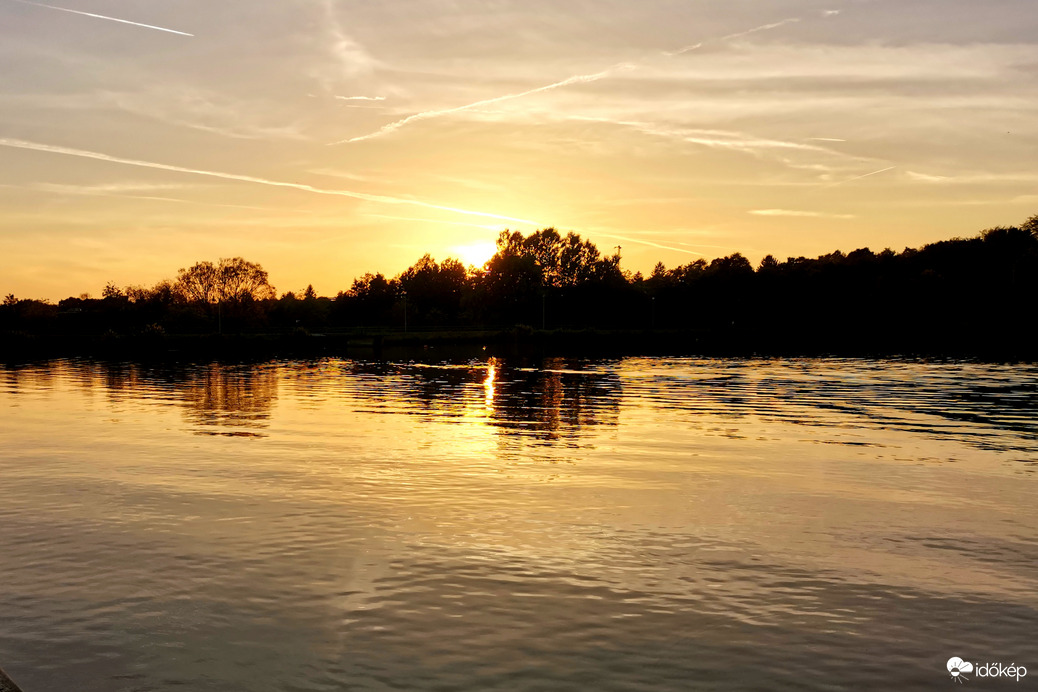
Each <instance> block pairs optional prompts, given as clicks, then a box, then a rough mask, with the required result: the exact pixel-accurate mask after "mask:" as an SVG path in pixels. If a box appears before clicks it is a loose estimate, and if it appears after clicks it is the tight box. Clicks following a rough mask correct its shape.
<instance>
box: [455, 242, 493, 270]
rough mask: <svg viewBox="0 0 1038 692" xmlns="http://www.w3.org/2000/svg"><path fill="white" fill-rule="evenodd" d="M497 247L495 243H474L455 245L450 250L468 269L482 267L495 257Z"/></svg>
mask: <svg viewBox="0 0 1038 692" xmlns="http://www.w3.org/2000/svg"><path fill="white" fill-rule="evenodd" d="M496 250H497V246H496V245H495V244H494V243H490V242H487V243H472V244H470V245H455V246H454V247H452V248H450V252H451V255H452V256H454V257H457V258H458V259H460V260H461V261H462V262H463V263H464V264H465V266H466V267H468V266H473V267H477V268H478V267H482V266H483V265H484V264H485V263H486V261H487V260H488V259H490V258H491V257H493V256H494V252H495V251H496Z"/></svg>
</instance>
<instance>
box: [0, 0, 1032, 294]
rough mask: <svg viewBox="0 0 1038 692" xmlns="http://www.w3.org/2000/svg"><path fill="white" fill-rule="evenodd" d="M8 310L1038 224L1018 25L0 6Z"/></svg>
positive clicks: (244, 7)
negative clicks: (513, 250)
mask: <svg viewBox="0 0 1038 692" xmlns="http://www.w3.org/2000/svg"><path fill="white" fill-rule="evenodd" d="M0 31H2V32H3V41H0V94H2V97H0V293H3V294H7V293H14V294H16V295H17V296H19V297H40V298H50V299H52V300H56V299H59V298H62V297H65V296H68V295H78V294H80V293H82V292H84V291H87V292H91V293H92V294H94V295H97V294H99V293H100V290H101V288H102V287H103V286H104V284H105V283H106V282H107V281H114V282H115V283H117V284H119V285H127V284H146V285H151V284H153V283H155V282H156V281H158V280H160V279H162V278H167V277H172V276H174V275H175V273H176V270H177V269H178V268H179V267H183V266H188V265H190V264H193V263H194V262H196V261H200V260H205V259H209V260H215V259H217V258H219V257H228V256H236V255H241V256H243V257H245V258H246V259H249V260H251V261H255V262H259V263H261V264H262V265H263V266H264V267H265V268H266V269H267V270H268V271H269V272H270V278H271V282H272V283H273V284H274V285H275V286H276V287H277V288H278V290H279V291H287V290H299V289H301V288H303V287H305V286H306V285H307V284H308V283H312V284H313V285H314V287H315V288H316V289H317V291H318V292H319V293H321V294H325V295H327V294H334V293H335V292H336V291H338V290H342V289H346V288H348V287H349V285H350V283H351V282H352V280H353V278H354V277H355V276H358V275H360V274H363V273H364V272H366V271H381V272H383V273H385V274H387V275H394V274H396V273H398V272H400V271H401V270H403V269H405V268H406V267H407V266H408V265H410V264H412V263H413V262H414V261H415V260H416V259H418V258H419V257H420V256H421V255H422V254H424V253H425V252H429V253H431V254H432V255H433V256H434V257H435V258H437V259H444V258H446V257H447V256H460V257H461V258H462V259H463V260H465V261H467V262H474V261H480V260H481V259H482V258H485V256H486V255H487V254H488V252H489V251H490V249H491V247H492V243H493V241H494V238H495V237H496V235H497V233H498V232H499V231H500V230H501V229H503V228H506V227H507V228H511V229H517V230H521V231H524V232H528V231H532V230H535V229H537V228H542V227H545V226H555V227H556V228H558V229H560V230H561V231H570V230H572V231H576V232H577V233H580V234H581V235H583V236H584V237H587V238H590V239H591V240H592V241H594V242H595V243H597V244H598V246H599V248H601V249H602V250H604V251H607V252H608V251H610V250H609V249H610V248H613V247H615V246H616V245H621V246H622V248H623V250H622V256H623V262H622V266H623V267H625V268H627V269H631V270H640V271H643V272H648V271H650V270H651V268H652V266H653V265H654V264H655V263H656V262H657V261H663V262H664V263H665V264H666V265H668V266H674V265H677V264H683V263H686V262H689V261H691V260H694V259H697V258H700V257H705V258H707V259H710V258H713V257H717V256H721V255H726V254H730V253H732V252H735V251H741V252H743V253H744V254H745V255H747V256H748V257H750V259H751V260H752V261H754V262H755V263H756V262H757V261H759V260H760V258H761V257H763V256H764V255H765V254H768V253H771V254H774V255H776V256H778V257H779V258H785V257H787V256H791V255H792V256H796V255H807V256H816V255H819V254H822V253H826V252H829V251H831V250H834V249H837V248H839V249H842V250H844V251H849V250H853V249H855V248H858V247H863V246H868V247H871V248H872V249H874V250H881V249H883V248H884V247H892V248H894V249H897V250H900V249H901V248H903V247H905V246H918V245H920V244H923V243H926V242H931V241H934V240H940V239H944V238H949V237H952V236H956V235H973V234H974V233H976V232H977V231H979V230H981V229H983V228H986V227H990V226H994V225H999V224H1014V223H1019V222H1021V221H1023V220H1024V219H1026V218H1027V217H1029V216H1031V215H1033V214H1036V213H1038V167H1036V166H1035V162H1036V161H1038V147H1036V144H1038V117H1036V116H1038V39H1036V38H1035V37H1036V36H1038V8H1036V6H1035V3H1034V0H986V1H985V2H977V1H976V0H828V1H825V2H819V1H815V0H767V1H764V0H726V1H725V2H719V1H717V0H642V1H640V2H637V3H635V2H630V1H629V0H626V1H623V2H621V1H619V0H594V1H593V2H592V1H591V0H567V1H565V2H560V1H559V0H493V1H491V0H394V1H393V2H379V3H376V2H356V1H355V0H354V1H347V0H277V1H275V0H250V1H249V2H248V3H232V2H213V0H178V1H177V2H175V3H169V2H158V0H135V1H133V2H131V1H130V0H55V4H52V3H49V2H48V3H35V2H28V1H27V0H0Z"/></svg>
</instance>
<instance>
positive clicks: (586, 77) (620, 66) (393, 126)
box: [329, 18, 800, 146]
mask: <svg viewBox="0 0 1038 692" xmlns="http://www.w3.org/2000/svg"><path fill="white" fill-rule="evenodd" d="M799 21H800V20H799V19H798V18H790V19H783V20H782V21H779V22H772V23H771V24H762V25H761V26H756V27H754V28H752V29H747V30H746V31H739V32H736V33H734V34H727V35H725V36H722V37H720V38H718V39H712V41H729V40H731V39H733V38H739V37H741V36H748V35H749V34H755V33H757V32H758V31H769V30H771V29H777V28H778V27H780V26H785V25H786V24H791V23H793V22H799ZM712 41H701V42H699V43H696V44H694V45H691V46H685V47H684V48H679V49H678V50H676V51H663V52H661V53H660V55H664V56H667V57H673V56H676V55H681V54H682V53H688V52H690V51H693V50H697V49H699V48H702V47H703V46H704V45H705V44H706V43H710V42H712ZM635 67H637V63H629V62H621V63H617V64H616V65H613V66H611V67H607V68H606V69H604V70H602V71H601V72H595V73H592V74H583V75H575V76H573V77H568V78H566V79H563V80H560V81H558V82H552V83H551V84H546V85H544V86H540V87H536V88H534V89H527V90H526V91H520V92H518V93H515V94H505V95H504V96H496V97H494V98H489V99H483V100H482V101H476V102H475V103H467V104H465V105H463V106H456V107H454V108H445V109H443V110H429V111H423V112H421V113H415V114H414V115H409V116H407V117H406V118H401V119H400V120H396V121H394V122H391V123H389V124H387V125H383V126H382V127H380V128H379V129H377V130H375V131H374V132H370V133H368V134H366V135H360V136H357V137H350V138H348V139H342V140H339V141H338V142H331V143H330V144H329V146H335V145H338V144H350V143H353V142H363V141H364V140H366V139H374V138H375V137H381V136H382V135H386V134H389V133H390V132H394V131H396V130H399V129H400V128H401V127H404V126H405V125H408V124H409V123H413V122H415V121H418V120H427V119H429V118H438V117H439V116H441V115H449V114H451V113H458V112H460V111H465V110H469V109H470V108H478V107H480V106H487V105H490V104H492V103H500V102H501V101H511V100H512V99H517V98H522V97H523V96H530V95H531V94H539V93H541V92H542V91H549V90H551V89H558V88H559V87H564V86H569V85H570V84H581V83H586V82H596V81H598V80H599V79H602V78H604V77H608V76H610V75H611V74H613V73H614V72H618V71H620V70H630V69H633V68H635Z"/></svg>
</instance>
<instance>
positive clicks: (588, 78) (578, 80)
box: [332, 63, 632, 146]
mask: <svg viewBox="0 0 1038 692" xmlns="http://www.w3.org/2000/svg"><path fill="white" fill-rule="evenodd" d="M631 67H632V65H629V64H627V63H620V64H617V65H613V66H612V67H609V68H607V69H605V70H602V71H601V72H595V73H592V74H582V75H575V76H573V77H567V78H566V79H563V80H560V81H558V82H553V83H552V84H546V85H544V86H539V87H536V88H534V89H527V90H526V91H520V92H517V93H514V94H505V95H503V96H495V97H493V98H489V99H483V100H481V101H475V102H473V103H466V104H465V105H463V106H455V107H454V108H444V109H442V110H429V111H422V112H421V113H415V114H413V115H409V116H407V117H406V118H401V119H400V120H396V121H394V122H391V123H388V124H386V125H383V126H382V127H380V128H379V129H377V130H375V131H374V132H371V133H369V134H366V135H360V136H358V137H351V138H349V139H343V140H340V141H338V142H332V145H333V146H334V145H336V144H350V143H352V142H363V141H364V140H366V139H374V138H375V137H381V136H382V135H386V134H389V133H390V132H394V131H396V130H399V129H400V128H401V127H404V126H405V125H408V124H410V123H413V122H415V121H418V120H427V119H429V118H438V117H440V116H444V115H450V114H451V113H460V112H461V111H466V110H470V109H472V108H479V107H481V106H489V105H490V104H493V103H501V102H502V101H511V100H512V99H517V98H522V97H523V96H530V95H531V94H539V93H541V92H543V91H550V90H552V89H558V88H559V87H564V86H569V85H570V84H583V83H587V82H595V81H598V80H599V79H602V78H603V77H607V76H609V75H611V74H613V73H614V72H617V71H619V70H625V69H630V68H631Z"/></svg>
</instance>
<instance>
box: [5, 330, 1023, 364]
mask: <svg viewBox="0 0 1038 692" xmlns="http://www.w3.org/2000/svg"><path fill="white" fill-rule="evenodd" d="M1012 336H1013V337H1016V338H1009V339H1006V340H1004V341H1001V342H993V341H992V340H990V339H981V338H980V335H976V334H961V333H960V334H955V335H949V334H896V335H889V334H888V335H876V334H854V333H841V334H831V333H830V334H825V335H819V334H810V333H808V334H774V333H763V332H761V331H756V330H752V329H734V328H733V329H727V330H703V329H700V330H618V329H609V330H605V329H602V330H600V329H573V330H567V329H554V330H535V329H531V328H529V327H514V328H510V329H464V328H462V329H436V330H411V331H408V332H403V331H400V330H397V331H388V330H375V329H373V330H352V331H349V332H332V333H309V332H306V331H305V330H296V331H294V332H291V333H251V334H250V333H243V334H174V335H162V336H156V335H153V334H128V335H116V334H112V333H107V334H104V335H78V334H77V335H65V334H25V333H15V334H4V335H2V338H0V362H3V363H12V362H24V361H36V360H46V359H52V358H75V357H90V358H101V359H121V360H158V361H180V360H187V361H195V360H227V359H230V360H252V359H260V358H262V359H266V358H280V357H287V358H299V357H349V358H361V359H373V360H381V359H382V358H383V357H384V356H386V355H391V356H395V357H408V356H414V355H416V354H422V355H423V356H430V355H440V354H442V355H443V356H444V357H452V356H453V357H464V356H466V355H467V356H470V357H479V356H483V355H489V356H509V355H517V356H527V357H529V356H538V355H539V356H588V357H610V356H613V357H624V356H628V357H629V356H703V357H732V358H745V357H762V358H767V357H775V358H819V357H830V358H941V359H945V358H947V359H971V360H988V361H995V362H1030V361H1036V360H1038V344H1035V343H1033V340H1030V339H1027V338H1025V337H1024V335H1023V334H1020V335H1012Z"/></svg>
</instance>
